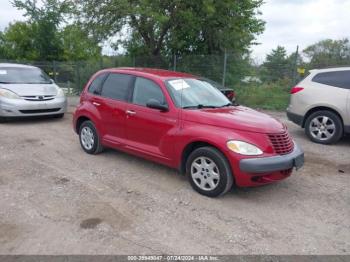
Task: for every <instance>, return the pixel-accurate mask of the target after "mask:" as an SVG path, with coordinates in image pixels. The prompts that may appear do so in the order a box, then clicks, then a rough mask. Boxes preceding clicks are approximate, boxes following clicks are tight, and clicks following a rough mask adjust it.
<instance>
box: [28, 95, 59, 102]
mask: <svg viewBox="0 0 350 262" xmlns="http://www.w3.org/2000/svg"><path fill="white" fill-rule="evenodd" d="M22 98H23V99H24V100H27V101H48V100H52V99H54V98H55V96H52V95H50V96H22Z"/></svg>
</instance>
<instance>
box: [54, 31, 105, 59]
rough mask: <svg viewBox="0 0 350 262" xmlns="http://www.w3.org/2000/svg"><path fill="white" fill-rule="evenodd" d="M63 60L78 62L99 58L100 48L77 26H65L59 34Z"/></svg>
mask: <svg viewBox="0 0 350 262" xmlns="http://www.w3.org/2000/svg"><path fill="white" fill-rule="evenodd" d="M59 35H60V39H62V44H63V45H62V47H63V54H62V59H63V60H69V61H80V60H87V59H94V58H98V57H100V56H101V47H100V46H99V45H98V42H97V40H96V39H94V38H93V37H90V36H89V35H88V34H87V32H86V31H84V30H83V29H82V27H81V26H80V25H79V24H73V25H67V26H66V27H65V28H64V29H63V30H62V31H61V32H60V33H59Z"/></svg>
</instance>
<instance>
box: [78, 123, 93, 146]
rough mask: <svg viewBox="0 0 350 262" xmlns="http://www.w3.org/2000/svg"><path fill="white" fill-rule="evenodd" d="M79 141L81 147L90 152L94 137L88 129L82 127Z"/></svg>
mask: <svg viewBox="0 0 350 262" xmlns="http://www.w3.org/2000/svg"><path fill="white" fill-rule="evenodd" d="M80 139H81V143H82V145H83V147H84V148H85V149H86V150H91V149H92V148H93V147H94V143H95V137H94V133H93V132H92V129H91V128H90V127H88V126H85V127H83V129H82V130H81V134H80Z"/></svg>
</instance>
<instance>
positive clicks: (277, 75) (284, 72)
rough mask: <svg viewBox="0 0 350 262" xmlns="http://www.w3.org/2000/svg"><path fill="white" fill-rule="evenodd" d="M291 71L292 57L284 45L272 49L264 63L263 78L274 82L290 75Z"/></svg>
mask: <svg viewBox="0 0 350 262" xmlns="http://www.w3.org/2000/svg"><path fill="white" fill-rule="evenodd" d="M291 73H292V68H291V63H290V58H289V57H288V56H287V51H286V49H285V48H284V47H282V46H277V48H276V49H272V51H271V53H269V54H268V55H267V56H266V60H265V62H264V63H263V65H262V79H263V80H265V81H272V82H273V81H277V80H280V79H283V78H285V77H288V76H290V75H291Z"/></svg>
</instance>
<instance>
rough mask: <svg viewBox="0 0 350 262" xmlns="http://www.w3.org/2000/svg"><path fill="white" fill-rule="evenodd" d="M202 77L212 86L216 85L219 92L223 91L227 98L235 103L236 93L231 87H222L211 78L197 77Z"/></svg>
mask: <svg viewBox="0 0 350 262" xmlns="http://www.w3.org/2000/svg"><path fill="white" fill-rule="evenodd" d="M199 79H202V80H203V81H204V82H208V83H209V84H211V85H212V86H214V87H216V88H217V89H219V90H220V92H221V93H223V94H224V95H225V96H226V97H227V98H228V100H230V101H231V102H232V103H233V104H235V103H236V94H235V91H234V90H233V89H231V88H227V87H224V86H223V85H221V84H219V83H218V82H215V81H213V80H210V79H208V78H203V77H202V78H199Z"/></svg>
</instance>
